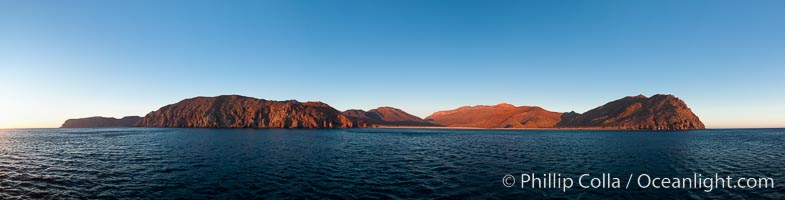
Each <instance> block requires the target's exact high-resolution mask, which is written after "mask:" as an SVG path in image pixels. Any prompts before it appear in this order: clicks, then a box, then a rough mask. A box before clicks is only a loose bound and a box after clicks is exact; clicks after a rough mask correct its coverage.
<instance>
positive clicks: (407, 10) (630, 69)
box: [0, 0, 785, 128]
mask: <svg viewBox="0 0 785 200" xmlns="http://www.w3.org/2000/svg"><path fill="white" fill-rule="evenodd" d="M783 8H785V1H713V0H712V1H698V0H690V1H626V0H625V1H613V0H608V1H561V0H557V1H441V0H438V1H381V0H379V1H343V0H336V1H317V0H312V1H293V0H285V1H247V2H243V1H191V0H188V1H103V0H96V1H14V0H7V1H0V94H2V96H1V97H0V128H12V127H57V126H59V125H60V124H61V123H62V121H63V120H65V119H67V118H76V117H88V116H97V115H100V116H112V117H121V116H125V115H144V114H146V113H148V112H150V111H153V110H155V109H157V108H158V107H161V106H164V105H167V104H170V103H174V102H177V101H179V100H181V99H185V98H190V97H194V96H215V95H221V94H241V95H246V96H253V97H258V98H264V99H272V100H287V99H297V100H300V101H323V102H326V103H328V104H330V105H332V106H333V107H336V108H337V109H340V110H345V109H352V108H359V109H366V110H367V109H371V108H375V107H378V106H393V107H398V108H402V109H404V110H406V111H409V112H410V113H413V114H415V115H418V116H421V117H425V116H427V115H429V114H430V113H432V112H434V111H438V110H445V109H453V108H456V107H459V106H462V105H477V104H497V103H500V102H508V103H512V104H516V105H539V106H542V107H544V108H546V109H549V110H553V111H559V112H565V111H572V110H574V111H577V112H585V111H587V110H589V109H591V108H594V107H596V106H599V105H602V104H603V103H606V102H608V101H611V100H615V99H618V98H621V97H624V96H629V95H637V94H641V93H643V94H645V95H652V94H656V93H670V94H674V95H676V96H678V97H680V98H682V99H683V100H685V101H686V102H687V103H688V104H689V105H690V107H692V109H693V111H694V112H696V113H697V114H698V115H699V116H700V118H701V119H702V120H703V121H704V123H706V125H707V126H708V127H714V128H718V127H785V103H784V102H785V77H784V76H783V75H785V12H783Z"/></svg>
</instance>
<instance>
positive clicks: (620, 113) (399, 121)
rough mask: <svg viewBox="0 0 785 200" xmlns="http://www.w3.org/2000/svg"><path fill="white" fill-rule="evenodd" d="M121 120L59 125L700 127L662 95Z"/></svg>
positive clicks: (172, 109) (247, 102)
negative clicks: (581, 102)
mask: <svg viewBox="0 0 785 200" xmlns="http://www.w3.org/2000/svg"><path fill="white" fill-rule="evenodd" d="M126 118H128V119H126ZM126 118H123V119H114V118H101V117H91V118H82V119H69V120H67V121H66V123H64V124H63V126H62V127H63V128H85V127H114V126H138V127H178V128H387V127H420V128H434V127H437V128H499V129H505V128H516V129H602V130H696V129H705V126H704V125H703V123H702V122H701V121H700V119H699V118H698V116H697V115H695V113H693V112H692V110H691V109H690V108H689V107H688V106H687V104H686V103H685V102H684V101H682V100H681V99H679V98H677V97H675V96H673V95H665V94H657V95H654V96H651V97H646V96H644V95H637V96H628V97H624V98H621V99H618V100H615V101H611V102H609V103H606V104H604V105H602V106H599V107H597V108H594V109H591V110H589V111H587V112H585V113H576V112H565V113H560V112H553V111H549V110H546V109H544V108H541V107H538V106H515V105H512V104H507V103H501V104H498V105H478V106H463V107H460V108H457V109H454V110H447V111H438V112H435V113H433V114H431V115H430V116H428V117H426V118H425V119H422V118H420V117H417V116H414V115H411V114H409V113H406V112H405V111H403V110H401V109H397V108H393V107H387V106H384V107H379V108H376V109H371V110H369V111H363V110H357V109H351V110H346V111H343V112H341V111H339V110H337V109H335V108H333V107H331V106H330V105H328V104H326V103H322V102H318V101H317V102H299V101H297V100H288V101H274V100H265V99H257V98H253V97H246V96H240V95H221V96H216V97H195V98H190V99H185V100H182V101H180V102H177V103H174V104H170V105H166V106H164V107H161V108H160V109H158V110H156V111H153V112H150V113H148V114H147V115H145V116H144V117H141V118H140V117H135V118H134V117H126Z"/></svg>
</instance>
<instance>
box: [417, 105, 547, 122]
mask: <svg viewBox="0 0 785 200" xmlns="http://www.w3.org/2000/svg"><path fill="white" fill-rule="evenodd" d="M560 118H561V113H557V112H551V111H548V110H545V109H542V108H540V107H536V106H514V105H511V104H506V103H502V104H498V105H495V106H484V105H481V106H464V107H460V108H458V109H455V110H448V111H439V112H435V113H433V114H431V116H428V117H427V118H425V120H427V121H428V122H431V123H434V124H439V125H443V126H449V127H478V128H553V127H554V126H555V125H556V123H558V122H559V120H560Z"/></svg>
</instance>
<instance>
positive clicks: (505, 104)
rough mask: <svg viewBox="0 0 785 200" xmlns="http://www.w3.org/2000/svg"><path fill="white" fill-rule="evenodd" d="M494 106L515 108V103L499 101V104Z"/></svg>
mask: <svg viewBox="0 0 785 200" xmlns="http://www.w3.org/2000/svg"><path fill="white" fill-rule="evenodd" d="M493 107H497V108H515V105H512V104H509V103H499V104H496V105H495V106H493Z"/></svg>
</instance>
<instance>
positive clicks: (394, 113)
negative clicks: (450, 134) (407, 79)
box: [343, 107, 437, 126]
mask: <svg viewBox="0 0 785 200" xmlns="http://www.w3.org/2000/svg"><path fill="white" fill-rule="evenodd" d="M343 114H344V115H345V116H347V117H350V118H353V119H356V120H359V121H364V122H367V123H369V124H374V125H386V126H437V125H435V124H431V123H428V122H427V121H425V120H423V119H422V118H419V117H417V116H414V115H411V114H409V113H406V112H404V111H403V110H401V109H397V108H393V107H379V108H376V109H371V110H369V111H367V112H366V111H363V110H347V111H344V112H343Z"/></svg>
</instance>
